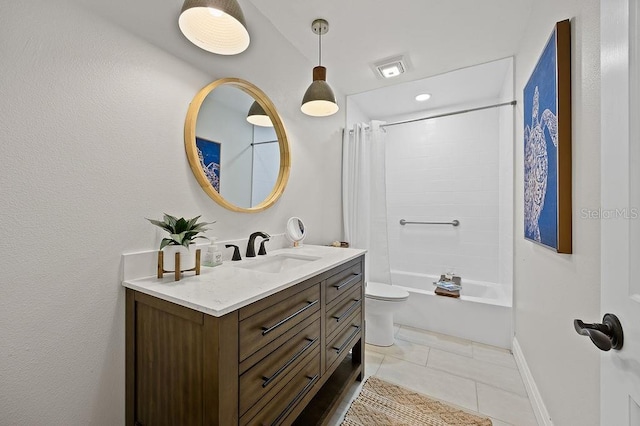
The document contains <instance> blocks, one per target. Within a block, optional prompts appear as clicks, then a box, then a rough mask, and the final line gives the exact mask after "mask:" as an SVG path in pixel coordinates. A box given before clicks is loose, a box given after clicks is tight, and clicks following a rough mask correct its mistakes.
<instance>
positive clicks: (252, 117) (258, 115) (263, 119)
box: [247, 101, 273, 127]
mask: <svg viewBox="0 0 640 426" xmlns="http://www.w3.org/2000/svg"><path fill="white" fill-rule="evenodd" d="M247 121H248V122H249V123H251V124H253V125H254V126H260V127H273V123H272V122H271V118H270V117H269V116H268V115H267V113H266V112H265V111H264V108H262V107H261V106H260V104H259V103H258V101H253V103H252V104H251V107H250V108H249V113H248V114H247Z"/></svg>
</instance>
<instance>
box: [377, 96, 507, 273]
mask: <svg viewBox="0 0 640 426" xmlns="http://www.w3.org/2000/svg"><path fill="white" fill-rule="evenodd" d="M461 109H463V108H461ZM423 116H424V114H423ZM498 117H499V112H498V110H497V109H490V110H484V111H478V112H472V113H468V114H461V115H456V116H449V117H443V118H438V119H433V120H427V121H418V122H414V123H410V124H403V125H399V126H390V127H386V131H387V134H386V144H387V205H388V229H389V251H390V260H391V269H393V270H401V271H408V272H415V273H423V274H428V275H439V274H441V273H445V272H448V271H451V270H453V271H454V272H455V273H456V274H458V275H460V276H462V277H463V279H465V278H466V279H471V280H479V281H488V282H498V241H499V239H498V201H499V197H498V173H499V164H498V159H499V156H498V148H499V121H498ZM400 219H406V220H407V221H444V222H450V221H452V220H453V219H457V220H459V221H460V226H458V227H453V226H448V225H447V226H445V225H405V226H401V225H400V224H399V221H400Z"/></svg>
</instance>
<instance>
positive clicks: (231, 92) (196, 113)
mask: <svg viewBox="0 0 640 426" xmlns="http://www.w3.org/2000/svg"><path fill="white" fill-rule="evenodd" d="M256 114H257V115H259V117H256ZM253 123H256V124H253ZM184 144H185V149H186V151H187V158H188V159H189V165H190V166H191V170H192V171H193V174H194V175H195V177H196V179H197V180H198V183H199V184H200V186H201V187H202V189H203V190H204V191H205V192H206V193H207V194H208V195H209V196H210V197H211V198H213V199H214V200H215V201H216V202H217V203H218V204H220V205H222V206H223V207H225V208H227V209H229V210H233V211H237V212H258V211H262V210H264V209H266V208H268V207H269V206H271V205H273V203H275V202H276V201H277V200H278V198H280V196H281V195H282V192H283V191H284V188H285V186H286V184H287V180H288V179H289V169H290V162H289V143H288V142H287V135H286V133H285V130H284V126H283V124H282V121H281V120H280V117H279V116H278V113H277V111H276V108H275V106H274V105H273V103H272V102H271V100H270V99H269V98H268V97H267V95H265V94H264V92H262V91H261V90H260V89H259V88H258V87H256V86H254V85H253V84H251V83H249V82H248V81H244V80H241V79H238V78H223V79H220V80H216V81H214V82H213V83H211V84H209V85H207V86H205V87H204V88H202V90H200V91H199V92H198V94H196V96H195V97H194V98H193V101H192V102H191V105H190V106H189V110H188V112H187V119H186V121H185V127H184Z"/></svg>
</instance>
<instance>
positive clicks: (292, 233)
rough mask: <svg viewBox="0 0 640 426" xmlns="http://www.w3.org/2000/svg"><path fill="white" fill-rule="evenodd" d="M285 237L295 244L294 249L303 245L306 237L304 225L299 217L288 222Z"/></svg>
mask: <svg viewBox="0 0 640 426" xmlns="http://www.w3.org/2000/svg"><path fill="white" fill-rule="evenodd" d="M285 235H286V236H287V238H288V239H289V241H291V242H292V243H293V246H294V247H298V246H300V245H302V240H304V237H305V231H304V223H302V219H300V218H299V217H292V218H290V219H289V220H288V221H287V229H286V232H285Z"/></svg>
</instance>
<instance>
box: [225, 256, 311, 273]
mask: <svg viewBox="0 0 640 426" xmlns="http://www.w3.org/2000/svg"><path fill="white" fill-rule="evenodd" d="M318 259H320V258H319V257H315V256H305V255H299V254H289V253H281V254H275V255H273V256H268V257H263V258H259V259H255V260H245V261H243V262H242V263H240V262H238V263H234V264H233V265H232V266H235V267H236V268H242V269H250V270H252V271H259V272H268V273H271V274H277V273H279V272H283V271H287V270H289V269H293V268H297V267H298V266H302V265H306V264H307V263H309V262H313V261H314V260H318Z"/></svg>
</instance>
